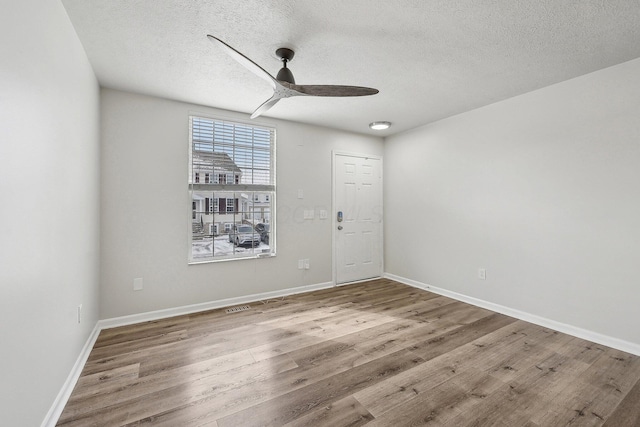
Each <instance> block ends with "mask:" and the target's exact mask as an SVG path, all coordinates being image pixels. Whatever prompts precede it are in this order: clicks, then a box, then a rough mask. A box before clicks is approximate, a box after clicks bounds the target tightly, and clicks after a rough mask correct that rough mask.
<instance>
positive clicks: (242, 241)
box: [229, 224, 260, 247]
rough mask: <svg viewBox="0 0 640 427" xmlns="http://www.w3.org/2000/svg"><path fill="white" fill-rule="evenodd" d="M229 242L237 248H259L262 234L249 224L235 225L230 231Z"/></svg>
mask: <svg viewBox="0 0 640 427" xmlns="http://www.w3.org/2000/svg"><path fill="white" fill-rule="evenodd" d="M229 241H230V242H232V243H233V244H234V245H236V246H252V247H255V246H259V245H260V233H258V232H256V231H255V230H254V229H253V227H252V226H250V225H247V224H240V225H234V226H233V228H232V229H231V231H229Z"/></svg>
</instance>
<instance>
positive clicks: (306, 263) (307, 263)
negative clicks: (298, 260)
mask: <svg viewBox="0 0 640 427" xmlns="http://www.w3.org/2000/svg"><path fill="white" fill-rule="evenodd" d="M309 268H310V263H309V260H308V259H305V260H304V269H305V270H308V269H309Z"/></svg>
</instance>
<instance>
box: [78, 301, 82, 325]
mask: <svg viewBox="0 0 640 427" xmlns="http://www.w3.org/2000/svg"><path fill="white" fill-rule="evenodd" d="M81 321H82V304H80V305H79V306H78V323H80V322H81Z"/></svg>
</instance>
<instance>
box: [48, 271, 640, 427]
mask: <svg viewBox="0 0 640 427" xmlns="http://www.w3.org/2000/svg"><path fill="white" fill-rule="evenodd" d="M248 305H249V306H250V309H249V310H246V311H242V312H237V313H233V314H228V313H226V311H225V310H224V309H215V310H208V311H203V312H198V313H192V314H188V315H182V316H176V317H173V318H167V319H160V320H155V321H151V322H144V323H140V324H137V325H129V326H124V327H118V328H112V329H108V330H104V331H102V332H101V334H100V336H99V337H98V339H97V341H96V345H95V346H94V348H93V350H92V352H91V354H90V356H89V358H88V361H87V363H86V364H85V366H84V369H83V371H82V373H81V375H80V379H79V380H78V382H77V384H76V386H75V388H74V391H73V393H72V394H71V397H70V398H69V400H68V402H67V405H66V406H65V408H64V411H63V412H62V415H61V417H60V419H59V420H58V424H57V425H59V426H68V427H71V426H94V425H95V426H130V427H133V426H138V427H140V426H154V427H158V426H167V427H175V426H189V427H192V426H196V427H198V426H208V427H212V426H213V427H224V426H229V425H233V426H245V425H246V426H255V425H288V426H303V425H314V426H331V427H336V426H337V427H339V426H347V425H350V426H359V425H371V426H376V425H380V426H394V427H395V426H405V425H434V426H455V427H459V426H503V427H513V426H525V427H548V426H554V427H555V426H572V427H575V426H602V425H605V426H608V427H611V426H615V427H627V426H629V427H631V426H635V427H638V426H639V425H640V357H637V356H633V355H630V354H627V353H624V352H621V351H618V350H614V349H611V348H607V347H605V346H601V345H597V344H594V343H590V342H588V341H585V340H582V339H579V338H575V337H571V336H568V335H565V334H561V333H559V332H556V331H553V330H550V329H548V328H543V327H540V326H536V325H533V324H530V323H527V322H523V321H520V320H516V319H513V318H510V317H508V316H504V315H502V314H498V313H492V312H490V311H488V310H485V309H482V308H479V307H474V306H471V305H469V304H465V303H462V302H459V301H455V300H453V299H451V298H447V297H444V296H440V295H437V294H434V293H431V292H426V291H422V290H418V289H415V288H412V287H409V286H406V285H403V284H400V283H397V282H394V281H391V280H389V279H377V280H372V281H368V282H363V283H358V284H352V285H347V286H340V287H334V288H328V289H323V290H320V291H314V292H308V293H303V294H297V295H291V296H287V297H285V298H278V299H274V300H269V301H268V302H266V304H264V303H262V302H259V301H257V302H254V303H249V304H248Z"/></svg>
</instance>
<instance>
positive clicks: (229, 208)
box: [226, 199, 236, 213]
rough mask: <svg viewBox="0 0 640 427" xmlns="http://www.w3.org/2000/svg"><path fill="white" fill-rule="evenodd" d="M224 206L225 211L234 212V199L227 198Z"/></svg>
mask: <svg viewBox="0 0 640 427" xmlns="http://www.w3.org/2000/svg"><path fill="white" fill-rule="evenodd" d="M226 206H227V213H234V212H235V211H236V200H235V199H227V202H226Z"/></svg>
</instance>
